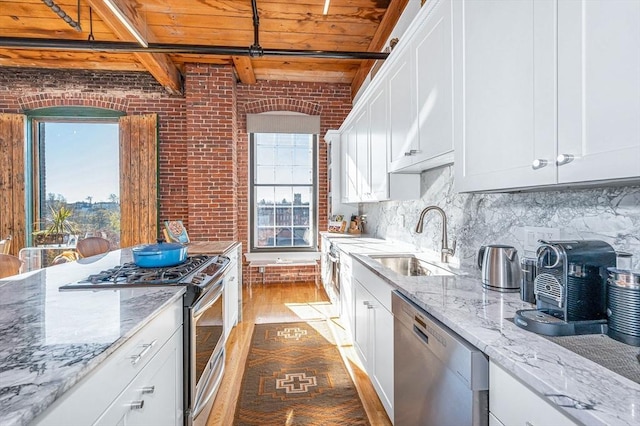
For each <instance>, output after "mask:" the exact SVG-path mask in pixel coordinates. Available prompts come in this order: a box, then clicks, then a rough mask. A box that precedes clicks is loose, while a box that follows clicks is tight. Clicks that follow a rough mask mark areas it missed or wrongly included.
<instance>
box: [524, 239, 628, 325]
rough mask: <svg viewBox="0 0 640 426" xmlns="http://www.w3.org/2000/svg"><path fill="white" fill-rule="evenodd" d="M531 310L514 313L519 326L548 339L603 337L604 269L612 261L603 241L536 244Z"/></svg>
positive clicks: (612, 262) (614, 255) (605, 273)
mask: <svg viewBox="0 0 640 426" xmlns="http://www.w3.org/2000/svg"><path fill="white" fill-rule="evenodd" d="M541 243H542V244H541V245H540V246H539V247H538V250H537V265H536V266H537V272H538V275H537V276H536V278H535V288H534V292H535V296H536V309H532V310H521V311H517V312H516V316H515V318H514V321H515V323H516V325H518V326H519V327H522V328H525V329H528V330H531V331H533V332H536V333H540V334H545V335H549V336H569V335H576V334H593V333H603V332H604V331H605V325H606V322H607V321H606V289H605V283H606V279H607V268H608V267H612V266H614V265H615V263H616V254H615V251H614V250H613V248H612V247H611V246H610V245H609V244H607V243H605V242H604V241H597V240H583V241H541Z"/></svg>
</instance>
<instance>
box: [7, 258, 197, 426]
mask: <svg viewBox="0 0 640 426" xmlns="http://www.w3.org/2000/svg"><path fill="white" fill-rule="evenodd" d="M128 261H131V253H130V251H129V250H127V249H124V250H116V251H113V252H110V253H107V254H105V255H100V256H96V257H93V258H88V259H82V260H80V261H78V262H73V263H67V264H63V265H58V266H54V267H50V268H45V269H42V270H39V271H35V272H31V273H26V274H22V275H18V276H15V277H12V278H11V279H5V280H0V425H2V426H5V425H7V426H8V425H11V426H13V425H24V424H29V423H30V422H32V421H33V420H34V419H35V418H36V417H37V416H38V415H39V414H40V413H42V412H44V411H45V410H46V409H47V408H48V407H49V406H50V405H52V404H53V403H54V402H55V401H56V400H57V399H59V398H60V397H61V396H62V395H63V394H64V393H65V392H67V391H68V390H69V389H70V388H71V387H72V386H73V385H74V384H76V383H78V382H79V381H80V380H81V379H82V378H83V377H85V376H87V375H88V374H89V373H91V372H92V371H93V370H95V369H96V367H98V366H100V365H101V363H103V362H104V361H105V359H107V358H108V357H109V355H110V354H112V353H113V352H114V351H116V350H117V349H118V348H119V347H121V346H122V345H123V344H124V343H126V342H127V340H128V339H129V338H130V337H131V336H132V335H134V334H135V333H136V332H137V331H139V330H140V329H142V328H143V327H144V326H145V325H146V324H147V323H148V322H149V321H151V320H152V319H154V318H155V317H156V316H157V315H159V313H160V312H162V311H163V310H164V309H165V308H166V307H167V306H169V305H173V304H175V303H176V302H177V301H179V300H181V298H182V294H183V293H184V288H182V287H147V288H129V289H122V290H120V289H118V290H100V291H91V290H71V291H60V290H59V287H60V286H62V285H64V284H68V283H71V282H74V281H78V280H81V279H84V278H86V277H87V276H88V275H90V274H92V273H96V272H99V271H102V270H104V269H108V268H111V267H114V266H116V265H119V264H121V263H124V262H128Z"/></svg>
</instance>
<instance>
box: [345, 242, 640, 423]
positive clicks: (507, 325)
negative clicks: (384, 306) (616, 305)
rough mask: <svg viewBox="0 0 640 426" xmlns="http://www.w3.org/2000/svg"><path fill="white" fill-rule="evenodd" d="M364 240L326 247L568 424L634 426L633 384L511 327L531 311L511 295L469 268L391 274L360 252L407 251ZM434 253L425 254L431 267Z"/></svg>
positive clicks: (637, 409) (639, 415)
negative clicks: (571, 421) (428, 317)
mask: <svg viewBox="0 0 640 426" xmlns="http://www.w3.org/2000/svg"><path fill="white" fill-rule="evenodd" d="M371 240H375V239H370V238H368V239H363V240H362V241H358V239H342V238H339V239H338V238H336V239H335V240H334V242H336V243H337V244H338V246H339V247H340V249H341V250H343V251H345V252H346V253H350V254H351V255H352V256H353V258H354V259H355V260H356V261H358V262H360V263H362V264H364V265H365V266H367V267H368V268H369V269H370V270H372V271H373V272H374V273H376V274H377V275H378V276H380V277H382V278H383V279H385V280H386V281H387V282H389V283H390V284H391V285H392V286H393V287H394V288H396V289H397V290H398V291H400V292H401V293H402V294H404V295H405V296H407V297H408V298H409V299H411V300H412V301H414V302H415V303H416V304H417V305H419V306H421V307H422V308H424V309H425V310H426V311H428V312H429V313H430V314H432V315H433V316H434V317H436V318H437V319H438V320H440V321H441V322H442V323H444V324H445V325H446V326H448V327H449V328H451V329H452V330H453V331H455V332H456V333H458V334H459V335H460V336H462V337H463V338H464V339H466V340H467V341H469V342H470V343H471V344H472V345H474V346H476V347H477V348H479V349H480V350H482V351H483V352H484V353H485V354H487V356H489V357H490V358H491V359H492V361H494V362H496V363H498V364H500V365H501V366H502V367H503V368H505V369H506V370H507V371H509V372H510V373H511V374H512V375H513V376H515V377H518V378H519V379H520V380H521V381H522V382H524V383H526V384H527V385H528V386H529V387H530V388H532V389H533V390H535V391H536V392H537V393H538V394H540V395H544V396H545V398H546V400H547V401H548V402H550V403H551V404H552V405H555V406H556V407H558V408H559V409H560V410H561V411H562V412H564V413H565V414H566V415H568V416H569V417H571V418H572V419H574V420H575V421H577V422H579V423H583V424H588V425H590V426H591V425H627V426H631V425H638V424H640V384H638V383H635V382H633V381H631V380H628V379H626V378H624V377H622V376H620V375H618V374H616V373H614V372H612V371H610V370H607V369H605V368H604V367H601V366H600V365H598V364H596V363H594V362H592V361H590V360H588V359H586V358H584V357H581V356H579V355H577V354H575V353H573V352H571V351H569V350H567V349H565V348H563V347H561V346H559V345H556V344H555V343H552V342H551V341H549V340H547V339H545V338H543V337H541V336H539V335H537V334H535V333H532V332H529V331H526V330H523V329H521V328H519V327H517V326H516V325H515V324H513V322H512V321H511V320H510V318H513V316H514V314H515V312H516V311H517V310H519V309H531V308H534V307H535V306H533V305H531V304H529V303H526V302H523V301H521V300H520V295H519V293H500V292H496V291H491V290H486V289H483V288H482V285H481V283H480V273H479V271H478V270H477V269H465V268H462V269H459V270H458V271H459V272H462V273H463V274H465V275H458V276H431V277H406V276H402V275H399V274H396V273H394V272H393V271H391V270H390V269H387V268H385V267H383V266H382V265H381V264H380V263H378V262H377V261H375V260H373V259H372V258H370V257H369V256H367V254H372V253H384V252H385V251H386V252H387V253H399V252H411V249H412V248H411V246H409V245H407V244H402V243H393V242H389V241H385V240H375V241H371ZM434 254H435V253H426V254H425V256H426V257H429V256H432V257H431V258H430V259H427V260H430V261H433V262H434V263H438V260H439V256H437V254H435V255H436V256H435V257H433V255H434ZM639 350H640V349H639Z"/></svg>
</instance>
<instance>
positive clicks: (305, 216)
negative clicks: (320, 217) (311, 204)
mask: <svg viewBox="0 0 640 426" xmlns="http://www.w3.org/2000/svg"><path fill="white" fill-rule="evenodd" d="M309 217H310V211H309V208H308V207H294V208H293V224H294V225H309Z"/></svg>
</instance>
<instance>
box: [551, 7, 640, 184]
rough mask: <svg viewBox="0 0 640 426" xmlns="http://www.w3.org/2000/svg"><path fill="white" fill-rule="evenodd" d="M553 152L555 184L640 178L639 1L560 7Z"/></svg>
mask: <svg viewBox="0 0 640 426" xmlns="http://www.w3.org/2000/svg"><path fill="white" fill-rule="evenodd" d="M558 154H559V155H560V154H565V155H570V156H573V157H574V159H573V161H570V162H568V163H566V164H562V165H560V164H559V165H558V182H560V183H568V182H581V181H587V180H604V179H620V178H628V177H637V176H640V1H637V0H608V1H593V0H582V1H560V2H559V3H558ZM561 160H562V159H561Z"/></svg>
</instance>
